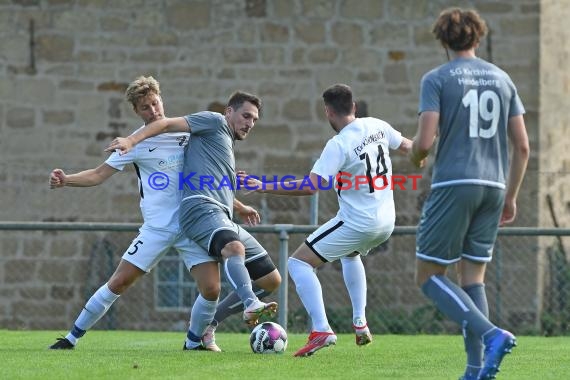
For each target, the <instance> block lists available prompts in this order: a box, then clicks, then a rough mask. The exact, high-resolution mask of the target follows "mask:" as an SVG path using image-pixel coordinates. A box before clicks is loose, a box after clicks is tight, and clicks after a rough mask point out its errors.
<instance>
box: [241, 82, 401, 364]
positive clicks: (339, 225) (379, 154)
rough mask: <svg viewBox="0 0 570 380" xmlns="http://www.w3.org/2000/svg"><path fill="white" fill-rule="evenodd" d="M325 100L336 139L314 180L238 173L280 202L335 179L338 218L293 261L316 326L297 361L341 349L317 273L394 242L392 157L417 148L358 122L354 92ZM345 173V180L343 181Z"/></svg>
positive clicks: (380, 124) (376, 123)
mask: <svg viewBox="0 0 570 380" xmlns="http://www.w3.org/2000/svg"><path fill="white" fill-rule="evenodd" d="M323 99H324V103H325V113H326V116H327V118H328V120H329V123H330V125H331V127H332V128H333V130H334V131H335V132H336V133H337V135H336V136H334V137H333V138H332V139H330V140H329V141H328V142H327V144H326V146H325V148H324V150H323V152H322V153H321V156H320V157H319V159H318V160H317V162H315V164H314V166H313V169H312V170H311V173H310V175H309V177H308V179H307V178H305V179H300V180H294V181H287V182H281V181H278V182H271V183H263V182H261V181H259V180H257V179H255V178H252V177H251V176H248V175H247V174H246V173H240V174H239V177H240V179H241V180H242V181H243V182H245V183H244V186H247V187H246V188H250V189H253V190H255V191H256V192H263V193H270V194H279V195H309V194H313V193H315V192H316V191H318V190H319V188H321V187H323V186H324V184H325V183H326V182H329V181H331V180H332V179H333V178H336V180H335V186H334V188H335V189H336V191H337V194H338V202H339V211H338V213H337V215H336V216H335V217H334V218H333V219H331V220H329V221H328V222H326V223H325V224H323V225H322V226H321V227H319V228H318V229H317V230H316V231H315V232H313V233H312V234H311V235H309V237H307V239H306V240H305V242H304V243H303V244H301V246H300V247H299V248H297V250H296V251H295V253H293V255H292V256H291V257H290V258H289V260H288V264H289V274H290V275H291V278H292V279H293V281H294V282H295V285H296V290H297V293H298V295H299V297H300V298H301V301H302V302H303V305H304V306H305V309H306V310H307V312H308V313H309V316H310V318H311V322H312V331H311V333H310V335H309V339H308V342H307V344H306V345H305V346H304V347H302V348H301V349H299V350H298V351H297V352H296V353H295V356H308V355H312V354H313V353H315V352H316V351H317V350H319V349H321V348H323V347H326V346H329V345H331V344H335V343H336V340H337V337H336V335H335V334H334V332H333V331H332V329H331V327H330V325H329V323H328V320H327V316H326V313H325V306H324V302H323V295H322V290H321V284H320V282H319V280H318V278H317V275H316V273H315V271H314V269H315V268H318V267H320V266H321V265H323V264H324V263H327V262H332V261H335V260H339V259H341V260H342V259H344V258H347V257H354V256H356V255H359V254H360V255H366V254H367V253H368V251H369V250H370V249H372V248H374V247H376V246H378V245H380V244H381V243H383V242H384V241H386V240H387V239H388V238H389V237H390V235H391V233H392V231H393V229H394V223H395V219H396V215H395V210H394V198H393V194H392V188H391V185H390V184H389V183H388V184H387V185H385V182H384V181H390V178H391V175H392V164H391V161H390V156H389V154H388V151H389V149H397V150H399V151H401V152H403V153H407V152H408V151H409V149H410V148H411V141H410V140H409V139H407V138H405V137H402V135H401V134H400V133H399V132H398V131H396V130H395V129H394V128H392V127H391V126H390V124H388V123H386V122H384V121H382V120H379V119H376V118H372V117H366V118H357V117H356V116H355V110H356V107H355V103H354V101H353V97H352V90H351V88H350V87H349V86H347V85H345V84H335V85H333V86H331V87H329V88H328V89H326V90H325V92H324V93H323ZM339 173H342V177H337V174H339ZM357 178H358V179H357ZM344 264H345V263H344V262H343V265H344ZM345 273H346V271H344V270H343V274H345ZM359 273H361V276H362V278H361V279H359V281H362V282H364V283H365V282H366V277H365V275H364V270H362V271H361V272H359ZM349 289H350V288H349ZM364 297H366V295H365V293H364ZM361 302H362V309H361V310H358V311H357V312H359V313H360V315H356V317H357V318H361V319H364V320H362V322H363V323H362V324H361V325H360V326H355V327H357V329H356V333H357V343H358V339H359V337H358V335H366V333H368V334H369V332H368V328H367V325H366V320H365V317H364V305H365V303H366V300H365V299H364V300H361ZM353 309H354V306H353ZM358 327H360V329H358ZM359 330H360V331H359Z"/></svg>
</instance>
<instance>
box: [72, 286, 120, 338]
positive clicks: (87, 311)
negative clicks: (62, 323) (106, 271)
mask: <svg viewBox="0 0 570 380" xmlns="http://www.w3.org/2000/svg"><path fill="white" fill-rule="evenodd" d="M117 298H119V294H115V293H113V292H112V291H111V290H110V289H109V286H108V285H107V284H105V285H103V286H101V287H100V288H99V289H98V290H97V291H96V292H95V293H94V294H93V295H92V296H91V298H89V300H88V301H87V303H86V304H85V306H84V307H83V310H82V311H81V313H80V314H79V317H77V319H76V320H75V323H74V326H73V330H71V332H70V334H68V335H72V336H74V337H75V338H81V337H82V336H83V334H85V331H87V330H89V329H90V328H91V327H92V326H93V325H94V324H95V323H96V322H97V321H98V320H99V319H101V317H102V316H103V315H105V313H106V312H107V310H109V308H110V307H111V305H112V304H113V302H115V301H116V300H117ZM78 331H79V333H78ZM67 339H68V340H69V341H71V339H69V338H67ZM76 342H77V341H76ZM76 342H75V343H76ZM71 343H74V342H73V341H71ZM75 343H74V344H75Z"/></svg>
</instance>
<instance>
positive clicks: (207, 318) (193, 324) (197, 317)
mask: <svg viewBox="0 0 570 380" xmlns="http://www.w3.org/2000/svg"><path fill="white" fill-rule="evenodd" d="M217 306H218V300H215V301H208V300H207V299H205V298H204V297H202V295H201V294H199V295H198V297H197V298H196V301H195V302H194V305H192V310H191V312H190V325H189V327H188V333H190V334H191V335H192V336H193V338H194V339H196V338H198V337H199V338H200V339H201V338H202V335H204V331H206V327H208V324H210V322H212V320H213V319H214V314H215V313H216V307H217ZM187 336H188V334H187ZM191 341H192V342H194V341H193V340H191V339H190V338H189V337H187V338H186V343H187V344H186V346H187V347H188V348H190V347H191V346H192V345H193V344H191V343H190V342H191Z"/></svg>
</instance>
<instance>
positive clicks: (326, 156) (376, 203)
mask: <svg viewBox="0 0 570 380" xmlns="http://www.w3.org/2000/svg"><path fill="white" fill-rule="evenodd" d="M401 143H402V135H401V134H400V132H398V131H396V130H395V129H394V128H392V126H390V124H388V123H386V122H384V121H382V120H379V119H376V118H372V117H367V118H357V119H356V120H354V121H353V122H352V123H350V124H348V125H347V126H345V127H344V128H343V129H342V130H341V131H340V132H339V133H338V134H337V135H336V136H334V137H333V138H332V139H330V140H329V141H328V142H327V144H326V146H325V148H324V150H323V152H322V153H321V156H320V157H319V159H318V160H317V161H316V162H315V164H314V166H313V169H312V170H311V172H312V173H315V174H317V175H319V176H321V177H323V178H324V179H325V180H327V181H329V182H330V181H331V179H332V180H333V181H334V187H333V188H334V189H335V190H336V191H337V195H338V203H339V211H338V216H339V217H340V219H341V220H342V221H344V222H345V223H346V224H347V225H349V226H352V227H354V228H371V227H372V226H377V227H380V228H383V227H384V226H385V227H387V228H390V227H392V228H393V226H394V223H395V218H396V215H395V210H394V197H393V191H392V188H391V185H390V184H388V185H387V186H385V185H384V182H383V179H382V177H383V176H384V177H385V178H386V179H387V181H388V182H389V181H390V180H391V176H392V162H391V161H390V155H389V149H396V148H398V147H399V146H400V145H401Z"/></svg>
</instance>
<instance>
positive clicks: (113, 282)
mask: <svg viewBox="0 0 570 380" xmlns="http://www.w3.org/2000/svg"><path fill="white" fill-rule="evenodd" d="M126 99H127V100H128V101H129V102H130V103H131V104H132V106H133V109H134V111H135V113H136V114H137V115H138V116H140V117H141V119H142V120H143V121H144V123H145V125H146V124H148V123H151V122H153V121H155V120H159V119H162V118H164V106H163V103H162V98H161V96H160V86H159V83H158V82H157V81H156V80H155V79H154V78H153V77H139V78H137V79H136V80H135V81H133V82H132V83H131V84H130V85H129V86H128V88H127V91H126ZM141 128H142V127H141ZM189 137H190V135H189V134H188V133H184V132H178V133H168V134H163V135H160V136H156V137H153V138H150V139H148V140H146V141H145V142H144V143H142V144H140V145H139V146H137V149H135V150H133V151H131V152H130V153H129V154H124V155H120V154H118V153H117V152H114V153H112V154H111V155H110V156H109V158H108V159H107V160H106V161H105V163H103V164H101V165H99V166H98V167H96V168H94V169H89V170H85V171H82V172H79V173H76V174H70V175H68V174H66V173H65V172H64V171H63V170H61V169H54V170H53V171H52V173H51V175H50V187H51V188H60V187H64V186H71V187H88V186H96V185H99V184H101V183H103V182H105V181H106V180H107V179H109V178H110V177H111V176H112V175H114V174H115V173H118V172H119V171H122V170H123V169H124V167H125V166H126V165H128V164H133V165H134V166H135V169H136V173H137V176H138V177H139V192H140V197H141V200H140V207H141V212H142V215H143V219H144V224H143V225H142V226H141V228H140V230H139V235H138V236H137V237H136V238H135V239H134V240H133V242H132V243H131V245H130V247H129V248H128V249H127V250H126V251H125V253H124V255H123V257H122V259H121V261H120V263H119V265H118V266H117V268H116V270H115V272H114V273H113V275H112V276H111V277H110V278H109V280H108V281H107V283H105V284H104V285H103V286H101V287H100V288H99V289H98V290H97V291H96V292H95V293H94V294H93V295H92V297H91V298H90V299H89V300H88V301H87V303H86V305H85V307H84V308H83V311H82V312H81V313H80V315H79V317H78V318H77V320H76V321H75V322H74V325H73V328H72V329H71V331H70V332H69V333H68V334H67V335H66V337H65V338H59V339H58V340H57V341H56V342H55V343H54V344H53V345H52V346H50V348H51V349H73V348H74V347H75V345H76V344H77V341H78V340H79V339H80V338H81V337H82V336H83V335H84V334H85V333H86V331H87V330H88V329H90V328H91V327H92V326H93V325H94V324H95V323H96V322H97V321H98V320H99V319H100V318H101V317H103V315H105V313H106V312H107V310H108V309H109V308H110V307H111V305H112V304H113V302H115V300H117V298H118V297H119V296H120V295H121V294H123V292H124V291H126V290H127V289H128V288H129V287H130V286H131V285H132V284H134V283H135V281H136V280H138V279H139V278H140V277H142V276H143V275H145V274H146V273H148V272H150V271H151V269H152V268H153V267H154V266H155V265H156V264H157V263H158V262H159V261H160V259H161V258H162V257H163V256H164V255H165V254H166V253H167V252H168V251H169V250H170V249H172V248H174V249H176V251H178V253H179V254H180V255H181V256H182V259H183V260H184V262H185V264H186V266H187V268H188V269H189V270H190V273H191V275H192V276H193V277H194V279H195V280H196V282H197V284H198V288H199V291H200V295H199V296H198V298H197V300H196V301H195V303H194V305H195V307H193V308H192V314H191V318H190V326H189V334H191V332H192V331H196V332H199V335H200V337H201V344H200V345H198V346H196V347H195V348H196V349H204V350H209V351H220V348H219V347H218V346H217V344H216V342H215V338H214V332H213V331H214V327H212V326H210V327H208V328H207V329H206V330H205V331H203V330H202V329H201V327H200V326H201V325H198V326H195V325H196V324H198V322H200V321H201V316H196V317H193V316H194V314H196V313H199V312H200V305H201V304H208V303H209V302H208V301H207V298H211V297H212V296H213V295H212V294H213V293H215V290H216V289H215V288H212V287H211V284H210V280H209V279H210V278H211V277H216V276H219V268H218V264H217V263H216V262H215V261H213V260H209V259H205V258H204V257H206V258H207V255H206V256H204V254H203V252H202V249H201V248H200V247H199V246H198V245H197V244H196V243H195V242H193V241H190V240H188V239H187V238H186V237H185V236H184V234H183V233H182V232H181V230H180V226H179V208H180V201H181V198H182V192H181V191H180V190H179V189H178V186H177V184H176V183H175V182H176V180H177V179H178V176H179V173H180V172H182V168H183V162H184V151H185V148H186V146H187V144H188V141H189ZM234 209H235V211H236V212H237V213H238V214H239V215H240V217H241V218H242V219H243V220H244V221H245V222H247V223H250V224H256V223H257V222H258V221H259V215H258V213H257V212H256V211H255V210H254V209H253V208H251V207H249V206H245V205H243V204H241V203H240V202H239V201H237V200H236V201H235V203H234ZM248 269H249V270H250V271H254V272H255V270H256V268H255V267H253V268H248ZM261 285H263V286H264V287H265V288H266V289H267V290H268V291H266V292H265V293H263V290H261V289H258V292H257V293H258V294H259V293H262V295H260V296H261V297H262V296H264V295H266V294H268V293H269V292H270V291H272V290H274V289H275V288H277V287H278V286H279V281H277V282H271V281H266V282H265V283H262V284H261ZM215 297H217V293H216V294H215ZM234 298H235V297H234V295H232V294H230V295H228V297H227V299H228V300H229V301H231V302H224V301H222V303H221V304H220V307H219V308H218V312H220V314H221V316H220V317H218V318H217V319H218V320H217V323H218V322H220V321H221V320H223V319H224V318H225V317H227V316H228V315H230V314H232V313H235V312H237V311H238V310H232V309H231V306H230V305H231V304H233V303H234V302H235V301H233V299H234ZM196 305H197V306H196ZM185 347H186V346H185Z"/></svg>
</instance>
